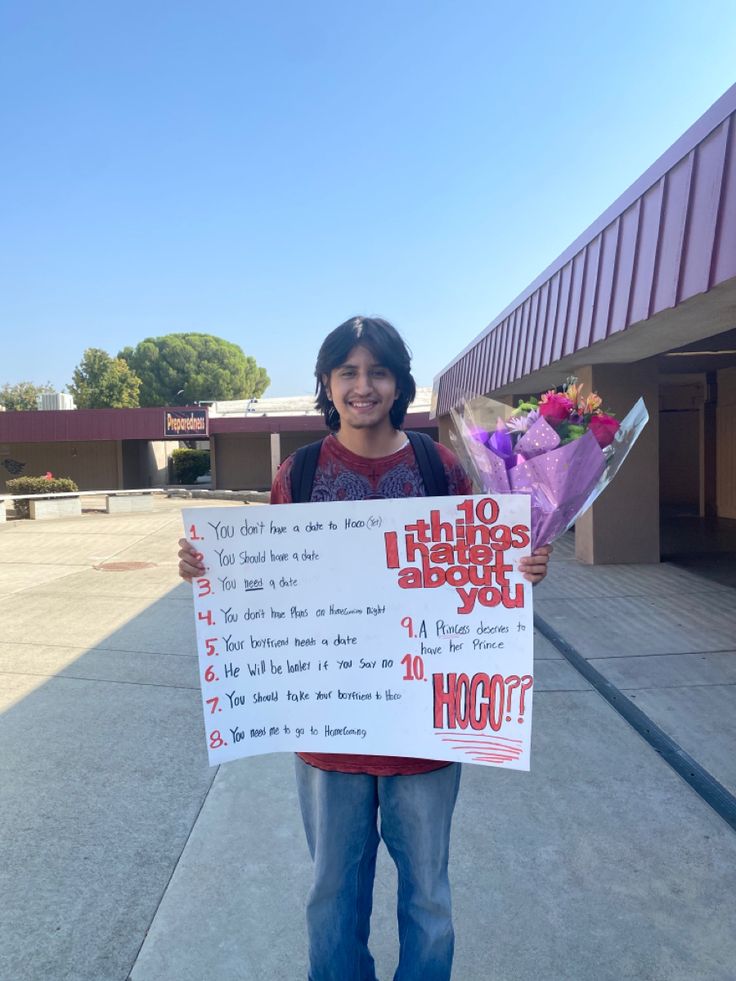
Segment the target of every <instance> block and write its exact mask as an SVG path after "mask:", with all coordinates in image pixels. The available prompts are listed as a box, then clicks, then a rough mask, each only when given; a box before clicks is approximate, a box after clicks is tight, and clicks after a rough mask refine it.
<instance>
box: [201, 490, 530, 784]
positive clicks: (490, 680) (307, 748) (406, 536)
mask: <svg viewBox="0 0 736 981" xmlns="http://www.w3.org/2000/svg"><path fill="white" fill-rule="evenodd" d="M183 517H184V523H185V530H186V535H187V537H188V539H189V541H190V542H192V544H193V545H194V546H195V547H196V548H197V550H198V551H199V552H201V554H202V555H203V557H204V564H205V568H206V573H205V576H204V577H203V578H201V579H198V580H196V581H195V582H194V607H195V623H196V629H197V642H198V651H199V668H200V680H201V684H202V700H203V708H204V718H205V728H206V733H207V747H208V752H209V759H210V763H211V764H212V765H214V764H218V763H223V762H226V761H227V760H232V759H236V758H238V757H241V756H251V755H255V754H258V753H273V752H283V751H299V752H315V753H351V754H353V753H357V754H368V755H385V756H413V757H420V758H426V759H438V760H456V761H463V762H470V763H479V764H482V765H487V766H504V767H507V768H509V769H517V770H528V769H529V745H530V733H531V716H532V697H531V696H532V687H533V684H534V679H533V666H532V657H533V653H532V651H533V636H532V635H533V617H532V599H531V585H530V584H529V583H527V582H526V581H525V580H524V579H523V578H522V577H521V575H520V573H519V571H518V563H519V560H520V559H521V558H522V557H524V556H526V555H528V554H529V552H530V546H529V540H530V536H529V499H528V498H527V497H526V496H524V495H504V496H498V497H494V498H491V497H482V496H476V497H441V498H404V499H398V500H370V501H355V502H352V501H351V502H336V503H325V504H322V503H320V504H292V505H280V506H265V507H259V508H243V509H242V511H241V510H239V509H233V508H188V509H185V510H184V511H183Z"/></svg>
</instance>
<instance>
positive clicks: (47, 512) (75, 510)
mask: <svg viewBox="0 0 736 981" xmlns="http://www.w3.org/2000/svg"><path fill="white" fill-rule="evenodd" d="M28 503H29V505H30V507H29V510H30V512H31V513H30V518H31V521H45V520H46V519H47V518H78V517H81V515H82V501H81V500H80V498H78V497H49V498H47V499H46V500H38V501H29V502H28Z"/></svg>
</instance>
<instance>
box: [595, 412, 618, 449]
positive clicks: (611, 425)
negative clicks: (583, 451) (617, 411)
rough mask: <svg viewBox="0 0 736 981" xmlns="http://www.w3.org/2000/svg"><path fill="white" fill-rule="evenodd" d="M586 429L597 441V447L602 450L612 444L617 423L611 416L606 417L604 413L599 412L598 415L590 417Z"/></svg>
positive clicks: (616, 430)
mask: <svg viewBox="0 0 736 981" xmlns="http://www.w3.org/2000/svg"><path fill="white" fill-rule="evenodd" d="M588 428H589V429H590V431H591V433H593V435H594V436H595V438H596V439H597V440H598V445H599V446H600V448H601V449H602V450H603V449H605V448H606V446H610V445H611V443H612V442H613V437H614V436H615V435H616V433H617V432H618V428H619V422H618V419H614V418H613V416H607V415H606V414H605V412H599V413H598V415H595V416H591V419H590V422H589V423H588Z"/></svg>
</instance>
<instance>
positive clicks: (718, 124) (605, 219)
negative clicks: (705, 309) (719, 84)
mask: <svg viewBox="0 0 736 981" xmlns="http://www.w3.org/2000/svg"><path fill="white" fill-rule="evenodd" d="M735 116H736V85H734V86H732V87H731V88H730V89H729V90H728V91H727V92H726V93H725V94H724V95H723V96H721V98H720V99H719V100H718V101H717V102H716V103H715V104H714V105H713V106H711V108H710V109H709V110H708V111H707V112H706V113H705V114H704V115H703V116H701V118H700V119H699V120H698V121H697V122H696V123H695V124H694V125H693V126H691V127H690V129H689V130H687V132H686V133H684V134H683V135H682V136H681V137H680V138H679V139H678V140H677V141H676V142H675V143H674V144H673V145H672V146H671V147H670V148H669V150H667V152H666V153H664V154H663V155H662V156H661V157H660V158H659V160H657V161H656V163H654V164H653V165H652V166H651V167H650V168H649V169H648V170H647V171H646V172H645V173H644V174H642V176H641V177H640V178H639V179H638V180H637V181H635V183H634V184H632V185H631V187H630V188H629V189H628V190H627V191H625V192H624V193H623V194H622V195H621V196H620V197H619V198H618V199H617V200H616V201H615V202H614V203H613V204H612V205H611V206H610V207H609V208H608V209H607V210H606V211H605V212H604V213H603V214H602V215H601V216H600V218H598V219H597V221H595V222H594V223H593V224H592V225H591V226H590V228H588V229H587V230H586V231H585V232H583V234H582V235H580V236H579V237H578V238H577V239H576V240H575V241H574V242H573V243H572V245H570V246H569V248H568V249H566V250H565V252H563V253H562V255H561V256H559V258H558V259H556V260H555V262H553V263H552V265H551V266H549V268H548V269H546V270H545V271H544V272H543V273H542V274H541V275H540V276H539V277H538V278H537V279H536V280H535V281H534V282H533V283H531V284H530V286H528V287H527V289H526V290H524V292H523V293H522V294H521V295H520V296H519V297H518V298H517V299H516V300H514V302H513V303H512V304H511V305H510V306H509V307H507V308H506V309H505V310H504V311H503V313H501V314H500V316H498V317H497V318H496V319H495V320H494V321H493V322H492V323H491V324H489V326H488V327H487V328H486V329H485V330H484V331H483V332H482V333H481V334H480V335H479V336H478V337H477V338H476V339H475V340H474V341H473V342H472V343H471V344H470V345H468V347H466V348H465V350H464V351H462V352H461V353H460V354H459V355H458V356H457V357H456V358H455V359H454V361H452V362H451V363H450V364H449V365H448V366H447V367H446V368H445V369H444V370H443V371H442V372H441V373H440V374H439V375H438V376H437V377H436V379H435V386H434V387H435V393H436V395H437V403H436V410H435V412H436V414H437V415H444V414H446V413H447V412H449V410H450V409H451V408H452V406H453V405H456V404H457V403H458V402H459V400H460V399H461V398H462V397H472V396H474V395H481V394H487V393H489V392H493V391H495V390H497V389H500V388H502V387H503V386H505V385H508V384H510V383H511V382H513V381H515V380H516V379H518V378H522V377H523V376H525V375H527V374H530V373H531V372H533V371H536V370H538V369H540V368H544V367H546V366H547V365H549V364H552V363H553V362H555V361H558V360H559V359H560V358H562V357H565V356H566V355H569V354H573V353H574V352H576V351H580V350H582V349H584V348H587V347H589V346H590V345H591V344H595V343H596V342H598V341H602V340H605V339H606V338H608V337H611V336H612V335H614V334H616V333H618V332H620V331H625V330H627V329H628V328H629V327H631V326H632V325H633V324H636V323H639V322H641V321H643V320H647V319H649V318H650V317H652V316H653V315H654V314H656V313H659V312H660V311H662V310H665V309H667V308H670V307H674V306H677V305H678V304H679V303H681V302H682V301H683V300H686V299H688V298H690V297H692V296H694V295H695V294H697V293H703V292H705V291H706V290H709V289H711V288H712V287H714V286H716V285H718V284H719V283H723V282H725V281H726V280H729V279H731V278H732V277H734V276H736V120H735V119H734V117H735Z"/></svg>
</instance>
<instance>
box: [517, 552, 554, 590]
mask: <svg viewBox="0 0 736 981" xmlns="http://www.w3.org/2000/svg"><path fill="white" fill-rule="evenodd" d="M551 554H552V546H551V545H542V546H541V548H537V549H535V550H534V551H533V552H532V554H531V555H529V556H528V557H527V558H525V559H522V560H521V562H519V570H520V572H521V573H522V574H523V576H524V578H525V579H526V580H527V582H530V583H531V584H532V585H533V586H536V584H537V583H538V582H541V581H542V580H543V579H544V577H545V576H546V575H547V566H548V565H549V557H550V555H551Z"/></svg>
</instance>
